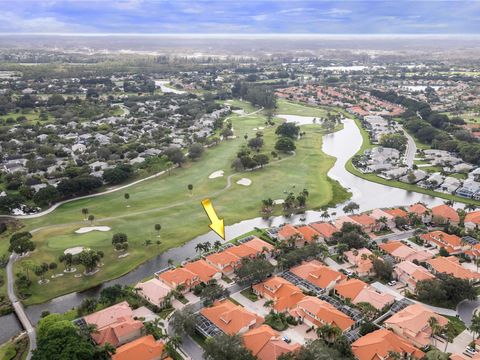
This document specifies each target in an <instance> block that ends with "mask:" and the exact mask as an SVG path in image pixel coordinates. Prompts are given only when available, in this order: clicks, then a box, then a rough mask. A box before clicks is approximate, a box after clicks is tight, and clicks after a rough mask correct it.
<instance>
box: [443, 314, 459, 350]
mask: <svg viewBox="0 0 480 360" xmlns="http://www.w3.org/2000/svg"><path fill="white" fill-rule="evenodd" d="M444 330H445V337H446V340H445V350H443V352H447V347H448V343H451V342H452V341H453V339H455V336H456V335H457V332H456V330H455V325H453V323H452V322H451V321H449V322H448V323H447V325H445V327H444Z"/></svg>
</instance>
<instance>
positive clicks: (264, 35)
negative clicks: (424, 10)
mask: <svg viewBox="0 0 480 360" xmlns="http://www.w3.org/2000/svg"><path fill="white" fill-rule="evenodd" d="M0 36H58V37H73V36H79V37H105V36H117V37H120V36H124V37H128V36H131V37H190V38H226V37H228V38H285V37H291V38H299V37H300V38H328V37H330V38H347V37H357V38H359V37H370V38H392V37H397V38H402V37H403V38H429V37H430V38H440V37H455V38H456V37H470V38H476V37H480V33H439V34H433V33H432V34H422V33H404V34H402V33H400V34H398V33H391V34H388V33H382V34H355V33H348V34H347V33H345V34H333V33H332V34H329V33H250V34H239V33H99V32H95V33H94V32H92V33H48V32H22V33H12V32H0ZM0 41H1V40H0Z"/></svg>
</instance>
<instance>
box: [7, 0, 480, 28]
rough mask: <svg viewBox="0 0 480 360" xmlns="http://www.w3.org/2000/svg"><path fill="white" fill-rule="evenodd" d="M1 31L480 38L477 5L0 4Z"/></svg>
mask: <svg viewBox="0 0 480 360" xmlns="http://www.w3.org/2000/svg"><path fill="white" fill-rule="evenodd" d="M0 33H8V34H12V33H13V34H23V33H49V34H241V35H242V34H243V35H245V34H479V33H480V0H470V1H463V0H458V1H434V0H429V1H409V0H396V1H382V0H370V1H363V0H355V1H343V0H337V1H323V0H316V1H301V0H285V1H283V0H264V1H254V0H170V1H169V0H15V1H12V0H0Z"/></svg>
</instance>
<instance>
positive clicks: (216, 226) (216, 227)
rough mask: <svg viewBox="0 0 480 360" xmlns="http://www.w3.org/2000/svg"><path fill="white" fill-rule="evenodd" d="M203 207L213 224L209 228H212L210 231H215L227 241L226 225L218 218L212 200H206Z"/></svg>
mask: <svg viewBox="0 0 480 360" xmlns="http://www.w3.org/2000/svg"><path fill="white" fill-rule="evenodd" d="M202 205H203V209H204V210H205V212H206V213H207V216H208V218H209V219H210V222H211V224H210V225H208V226H209V227H210V229H212V230H213V231H215V232H216V233H217V234H218V235H219V236H220V237H221V238H222V239H223V240H225V225H224V224H223V219H219V218H218V216H217V213H216V212H215V209H214V208H213V205H212V202H211V201H210V199H204V200H202Z"/></svg>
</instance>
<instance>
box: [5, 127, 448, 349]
mask: <svg viewBox="0 0 480 360" xmlns="http://www.w3.org/2000/svg"><path fill="white" fill-rule="evenodd" d="M343 124H344V128H343V129H342V130H340V131H337V132H335V133H333V134H328V135H325V136H324V138H323V151H324V152H325V153H327V154H329V155H332V156H334V157H336V158H337V161H336V162H335V165H334V166H333V167H332V169H330V171H329V173H328V175H329V176H330V177H331V178H332V179H335V180H338V181H339V182H340V183H341V185H342V186H344V187H345V188H347V189H348V190H349V191H350V192H352V201H355V202H356V203H358V204H359V205H360V209H361V210H362V211H364V210H369V209H373V208H376V207H389V206H400V205H409V204H412V203H414V202H418V201H422V202H424V203H426V204H427V205H429V206H434V205H438V204H441V203H443V200H442V199H439V198H435V197H432V196H428V195H423V194H418V193H415V192H410V191H406V190H402V189H397V188H392V187H388V186H384V185H380V184H376V183H372V182H369V181H366V180H363V179H361V178H359V177H356V176H354V175H352V174H350V173H349V172H348V171H347V170H346V169H345V163H346V162H347V161H348V160H349V159H350V158H351V157H352V156H353V155H354V154H355V153H356V152H357V151H358V150H359V149H360V147H361V145H362V137H361V134H360V131H359V129H358V128H357V126H356V125H355V122H354V121H353V120H350V119H346V120H343ZM343 206H344V204H339V205H337V207H336V208H335V209H331V210H330V212H336V214H337V215H341V214H343V211H342V207H343ZM321 215H322V212H319V211H307V212H306V213H305V215H303V216H301V215H295V216H292V217H290V218H285V217H283V216H277V217H272V218H269V219H263V218H260V217H257V218H253V219H248V220H244V221H241V222H239V223H236V224H233V225H229V226H226V229H225V232H226V236H227V239H233V238H235V237H237V236H239V235H242V234H244V233H246V232H248V231H251V230H253V229H254V228H255V227H259V228H265V227H271V226H278V225H281V224H283V223H286V222H289V223H293V224H299V223H302V219H301V218H304V221H305V222H313V221H320V220H322V217H321ZM217 239H218V237H217V236H216V235H215V234H214V233H213V232H209V233H207V234H205V235H202V236H199V237H197V238H195V239H193V240H191V241H190V242H188V243H186V244H185V245H183V246H182V247H179V248H175V249H170V250H168V251H166V252H165V253H163V254H160V255H158V256H157V257H155V258H153V259H151V260H148V261H147V262H145V263H144V264H142V265H140V266H139V267H137V268H136V269H135V270H133V271H131V272H130V273H128V274H126V275H124V276H122V277H120V278H118V279H115V280H112V281H108V282H106V283H104V284H102V285H100V286H97V287H96V288H92V289H89V290H86V291H84V292H78V293H71V294H68V295H65V296H61V297H58V298H55V299H53V300H51V301H48V302H46V303H43V304H39V305H33V306H29V307H27V308H26V309H25V310H26V313H27V315H28V316H29V318H30V320H31V321H32V322H33V323H37V321H38V320H39V319H40V315H41V313H42V311H45V310H48V311H50V312H51V313H53V312H59V313H62V312H65V311H68V310H70V309H71V308H73V307H76V306H78V305H79V304H80V303H81V302H82V300H83V299H85V298H87V297H93V296H97V295H98V294H99V293H100V291H101V289H102V288H104V287H108V286H111V285H114V284H121V285H128V284H135V283H137V282H138V281H140V280H142V279H144V278H145V277H148V276H151V275H152V274H153V273H154V272H156V271H158V270H159V269H162V268H164V267H166V266H167V264H168V259H173V260H174V261H175V262H181V261H183V260H185V258H187V257H191V258H193V257H194V256H195V255H196V252H195V246H196V245H197V244H198V243H200V242H204V241H211V242H213V241H215V240H217ZM13 320H15V319H14V317H13ZM13 320H12V316H8V317H2V318H1V319H0V323H1V327H0V334H1V337H0V342H1V339H2V338H3V339H8V338H10V337H11V336H13V335H15V334H16V333H17V332H18V331H20V326H19V324H18V322H17V324H15V321H13ZM4 324H5V325H4Z"/></svg>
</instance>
